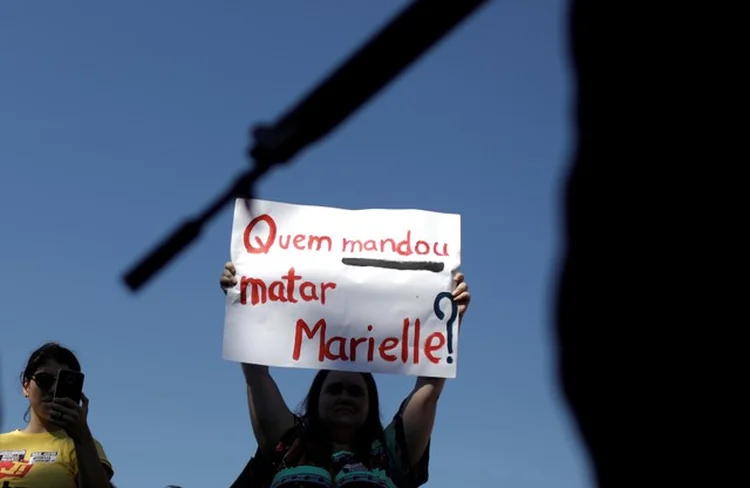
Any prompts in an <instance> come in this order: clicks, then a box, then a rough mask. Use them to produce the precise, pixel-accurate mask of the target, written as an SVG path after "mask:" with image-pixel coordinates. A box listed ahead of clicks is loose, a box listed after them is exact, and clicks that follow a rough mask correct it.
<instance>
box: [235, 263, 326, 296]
mask: <svg viewBox="0 0 750 488" xmlns="http://www.w3.org/2000/svg"><path fill="white" fill-rule="evenodd" d="M301 280H302V276H301V275H298V274H296V273H295V271H294V268H289V271H288V272H287V273H286V274H285V275H283V276H280V280H276V281H272V282H271V283H266V282H265V281H263V280H262V279H260V278H252V277H249V276H243V277H242V278H240V303H242V304H243V305H247V292H248V287H249V288H250V303H251V304H252V305H258V304H261V305H262V304H264V303H266V302H268V301H269V300H270V301H272V302H284V303H297V302H298V301H299V299H302V300H303V301H305V302H312V301H320V303H321V304H323V305H325V303H326V291H328V290H332V289H334V288H336V283H331V282H323V283H319V284H316V283H313V282H311V281H301ZM300 281H301V282H300Z"/></svg>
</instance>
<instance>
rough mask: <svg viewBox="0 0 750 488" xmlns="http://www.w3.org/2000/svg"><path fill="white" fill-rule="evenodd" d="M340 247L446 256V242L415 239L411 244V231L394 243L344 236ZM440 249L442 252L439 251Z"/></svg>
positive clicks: (406, 254) (393, 241) (385, 240)
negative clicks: (404, 237)
mask: <svg viewBox="0 0 750 488" xmlns="http://www.w3.org/2000/svg"><path fill="white" fill-rule="evenodd" d="M341 248H342V250H343V251H344V252H351V253H356V252H362V251H376V252H382V253H387V252H391V253H396V254H400V255H401V256H411V255H412V254H419V255H420V256H424V255H426V254H430V253H433V254H434V255H435V256H447V255H448V244H446V243H439V242H432V243H429V242H427V241H421V240H419V241H415V242H414V244H413V245H412V239H411V231H410V230H409V231H406V239H404V240H402V241H399V242H398V243H396V241H395V240H394V239H390V238H388V239H380V240H376V239H367V240H364V241H362V240H359V239H347V238H346V237H344V239H343V240H342V244H341ZM441 251H442V252H441Z"/></svg>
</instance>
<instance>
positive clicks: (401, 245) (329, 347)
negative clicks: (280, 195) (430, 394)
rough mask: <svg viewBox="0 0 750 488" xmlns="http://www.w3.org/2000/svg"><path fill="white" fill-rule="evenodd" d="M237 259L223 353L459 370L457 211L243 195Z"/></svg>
mask: <svg viewBox="0 0 750 488" xmlns="http://www.w3.org/2000/svg"><path fill="white" fill-rule="evenodd" d="M251 210H252V212H251ZM231 260H232V262H233V263H234V264H235V267H236V269H237V281H238V283H237V285H236V286H235V287H234V288H233V289H230V290H228V293H227V299H226V318H225V325H224V358H225V359H229V360H232V361H239V362H247V363H255V364H265V365H269V366H284V367H298V368H314V369H335V370H342V371H369V372H373V373H395V374H406V375H424V376H436V377H448V378H452V377H454V376H455V375H456V363H457V346H458V313H457V306H456V304H455V302H454V301H453V298H452V295H451V291H452V290H453V286H454V284H453V276H454V274H455V272H456V270H457V269H458V267H459V265H460V263H461V217H460V215H454V214H443V213H436V212H428V211H423V210H378V209H373V210H343V209H338V208H329V207H317V206H307V205H291V204H285V203H277V202H270V201H265V200H253V201H246V200H237V201H236V202H235V208H234V223H233V228H232V242H231Z"/></svg>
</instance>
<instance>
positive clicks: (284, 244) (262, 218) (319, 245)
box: [243, 214, 448, 256]
mask: <svg viewBox="0 0 750 488" xmlns="http://www.w3.org/2000/svg"><path fill="white" fill-rule="evenodd" d="M262 224H265V225H262ZM259 226H260V227H259ZM263 227H268V235H266V236H265V237H262V236H263ZM243 243H244V244H245V249H246V250H247V252H248V253H250V254H267V253H268V251H270V250H271V249H272V248H273V247H274V246H276V245H278V247H280V248H281V249H284V250H288V249H296V250H299V251H328V252H330V251H332V250H333V239H332V238H331V237H330V236H327V235H312V234H279V228H278V224H276V221H275V220H274V219H273V217H271V216H270V215H268V214H263V215H259V216H257V217H255V218H254V219H253V220H251V221H250V223H249V224H247V227H245V232H244V234H243ZM341 252H343V253H362V252H378V253H392V254H398V255H401V256H411V255H414V254H416V255H419V256H426V255H428V254H432V255H434V256H447V255H448V244H447V243H445V242H438V241H425V240H421V239H416V238H414V237H413V236H412V231H410V230H407V231H406V236H405V237H404V238H403V239H395V238H391V237H388V238H378V239H349V238H346V237H344V238H343V239H342V240H341Z"/></svg>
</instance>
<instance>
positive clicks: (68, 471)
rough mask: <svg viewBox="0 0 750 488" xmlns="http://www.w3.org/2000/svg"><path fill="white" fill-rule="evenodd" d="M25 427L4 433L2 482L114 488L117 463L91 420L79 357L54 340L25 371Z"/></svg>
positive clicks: (24, 486) (43, 487)
mask: <svg viewBox="0 0 750 488" xmlns="http://www.w3.org/2000/svg"><path fill="white" fill-rule="evenodd" d="M21 386H22V388H23V394H24V396H25V397H26V398H28V399H29V413H30V417H29V423H28V425H26V428H25V429H19V430H15V431H13V432H8V433H6V434H0V483H2V487H8V488H13V487H16V486H17V487H19V488H109V487H110V486H111V485H110V482H109V480H110V478H111V477H112V474H113V471H112V465H111V464H110V462H109V460H107V456H106V455H105V454H104V450H103V449H102V446H101V444H99V442H98V441H97V440H96V439H94V437H93V436H92V435H91V431H90V430H89V427H88V424H87V422H86V414H87V413H88V404H89V401H88V398H86V396H85V395H83V391H82V388H83V374H82V373H81V365H80V363H79V362H78V359H77V358H76V356H75V355H74V354H73V353H72V352H71V351H70V350H69V349H66V348H65V347H62V346H60V345H59V344H56V343H53V342H50V343H47V344H44V345H43V346H42V347H40V348H39V349H37V350H36V351H34V352H33V353H32V354H31V357H29V360H28V362H27V364H26V368H25V369H24V371H23V372H22V373H21Z"/></svg>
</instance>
